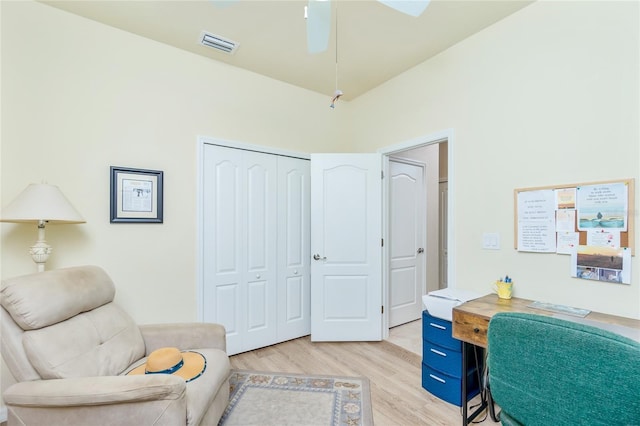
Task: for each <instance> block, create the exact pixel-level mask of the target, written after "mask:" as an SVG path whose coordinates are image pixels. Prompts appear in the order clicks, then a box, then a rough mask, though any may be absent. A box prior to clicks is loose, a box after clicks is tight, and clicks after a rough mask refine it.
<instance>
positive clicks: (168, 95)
mask: <svg viewBox="0 0 640 426" xmlns="http://www.w3.org/2000/svg"><path fill="white" fill-rule="evenodd" d="M1 7H2V65H3V67H2V105H3V110H2V172H1V178H2V182H1V189H2V198H1V201H2V202H1V204H2V205H3V206H4V205H6V204H7V203H9V202H10V201H11V200H12V199H13V198H14V197H15V196H16V195H17V194H18V193H19V192H20V191H22V190H23V189H24V187H26V186H27V184H28V183H32V182H41V181H42V180H46V181H47V182H48V183H51V184H56V185H58V186H59V187H60V188H61V189H62V191H63V192H64V193H65V194H66V196H67V197H68V198H69V199H70V200H71V201H72V203H73V204H74V205H75V207H76V208H77V209H78V210H79V211H80V212H81V213H82V214H83V216H84V217H85V219H86V220H87V223H86V224H82V225H50V226H48V227H47V240H48V241H49V242H50V244H51V245H52V246H53V248H54V252H53V254H52V256H51V258H50V260H49V262H48V264H47V268H60V267H65V266H72V265H78V264H87V263H90V264H98V265H101V266H102V267H104V268H105V269H106V270H107V271H108V272H109V274H110V275H112V277H113V278H114V281H115V283H116V286H117V295H116V298H117V300H118V301H119V302H120V303H121V304H122V305H123V306H124V308H125V309H126V310H127V311H129V312H131V313H132V315H133V316H134V318H135V319H136V320H137V321H139V322H143V323H149V322H156V321H191V320H196V319H197V318H196V314H197V310H196V249H197V239H196V182H197V136H198V135H207V136H213V137H216V138H220V139H226V140H232V141H239V142H245V143H251V144H256V145H267V146H272V147H278V148H280V149H285V150H294V151H302V152H312V151H313V152H323V151H343V150H344V149H345V144H344V143H343V141H341V140H340V138H339V137H338V132H337V129H338V128H339V127H340V122H339V120H342V119H344V117H345V114H347V113H348V106H349V104H348V103H342V104H340V110H339V111H338V110H335V111H334V110H332V109H331V108H329V107H328V105H329V101H330V100H329V96H322V95H319V94H316V93H313V92H310V91H306V90H302V89H299V88H296V87H294V86H291V85H288V84H284V83H281V82H278V81H275V80H271V79H268V78H265V77H262V76H259V75H257V74H253V73H249V72H245V71H242V70H239V69H236V68H233V67H230V66H228V65H226V64H223V63H220V62H216V61H213V60H210V59H205V58H202V57H198V56H196V55H193V54H191V53H186V52H183V51H180V50H177V49H175V48H172V47H168V46H165V45H162V44H159V43H156V42H153V41H150V40H148V39H144V38H141V37H138V36H135V35H132V34H129V33H126V32H123V31H120V30H116V29H113V28H111V27H107V26H104V25H101V24H97V23H95V22H93V21H90V20H87V19H83V18H80V17H77V16H74V15H71V14H68V13H66V12H62V11H59V10H57V9H54V8H51V7H49V6H46V5H43V4H41V3H35V2H2V4H1ZM112 165H114V166H125V167H134V168H145V169H157V170H163V171H164V178H165V187H164V196H165V204H164V223H163V224H152V225H149V224H117V225H116V224H110V223H109V166H112ZM1 229H2V248H3V250H2V262H1V264H2V271H1V274H2V276H3V277H8V276H14V275H18V274H24V273H30V272H32V271H35V265H34V264H33V262H32V260H31V258H30V257H29V255H28V254H27V253H26V251H27V249H28V245H30V244H32V243H33V242H35V239H36V227H35V226H31V225H15V224H2V226H1Z"/></svg>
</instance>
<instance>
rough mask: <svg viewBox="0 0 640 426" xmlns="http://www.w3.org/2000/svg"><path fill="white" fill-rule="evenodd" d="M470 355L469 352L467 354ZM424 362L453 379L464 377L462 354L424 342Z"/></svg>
mask: <svg viewBox="0 0 640 426" xmlns="http://www.w3.org/2000/svg"><path fill="white" fill-rule="evenodd" d="M467 353H468V352H467ZM422 362H424V363H425V364H426V365H427V366H429V367H431V368H434V369H436V370H438V371H442V372H443V373H446V374H448V375H450V376H452V377H457V378H461V377H462V370H463V368H462V352H461V351H456V350H453V349H449V348H445V347H442V346H438V345H436V344H434V343H432V342H430V341H428V340H423V341H422Z"/></svg>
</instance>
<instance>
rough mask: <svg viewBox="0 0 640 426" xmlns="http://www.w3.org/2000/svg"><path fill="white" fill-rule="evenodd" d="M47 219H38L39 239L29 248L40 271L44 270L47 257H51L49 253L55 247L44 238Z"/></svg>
mask: <svg viewBox="0 0 640 426" xmlns="http://www.w3.org/2000/svg"><path fill="white" fill-rule="evenodd" d="M45 223H46V222H45V221H44V220H40V221H38V241H36V243H35V244H34V245H32V246H31V248H30V249H29V254H30V255H31V258H32V259H33V261H34V262H36V265H37V266H38V272H44V265H45V263H47V259H49V255H50V254H51V252H52V251H53V247H51V246H50V245H49V244H47V242H46V241H45V239H44V226H45Z"/></svg>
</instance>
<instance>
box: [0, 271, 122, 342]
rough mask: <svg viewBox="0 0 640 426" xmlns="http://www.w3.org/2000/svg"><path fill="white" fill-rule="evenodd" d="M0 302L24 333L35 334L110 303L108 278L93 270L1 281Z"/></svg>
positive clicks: (111, 285)
mask: <svg viewBox="0 0 640 426" xmlns="http://www.w3.org/2000/svg"><path fill="white" fill-rule="evenodd" d="M2 284H3V285H2V291H1V292H0V301H1V303H2V306H3V307H4V308H5V309H6V310H7V312H9V314H10V315H11V317H12V318H13V320H14V321H15V322H16V323H17V324H18V325H19V326H20V328H22V329H23V330H37V329H39V328H42V327H46V326H49V325H52V324H56V323H58V322H60V321H64V320H66V319H69V318H71V317H73V316H75V315H77V314H79V313H81V312H86V311H90V310H92V309H94V308H97V307H99V306H102V305H104V304H106V303H109V302H111V301H113V297H114V296H115V293H116V290H115V286H114V285H113V281H111V278H109V276H108V275H107V274H106V272H104V271H103V270H102V269H100V268H98V267H96V266H86V267H83V268H67V269H58V270H54V271H48V272H47V274H38V273H36V274H30V275H26V276H21V277H16V278H9V279H6V280H4V281H3V283H2Z"/></svg>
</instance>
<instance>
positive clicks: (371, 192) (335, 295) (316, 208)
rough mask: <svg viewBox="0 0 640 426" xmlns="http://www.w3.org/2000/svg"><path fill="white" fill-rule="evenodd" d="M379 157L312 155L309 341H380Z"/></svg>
mask: <svg viewBox="0 0 640 426" xmlns="http://www.w3.org/2000/svg"><path fill="white" fill-rule="evenodd" d="M381 183H382V160H381V156H380V154H312V155H311V254H312V260H311V300H312V307H311V340H312V341H364V340H368V341H373V340H381V339H382V185H381Z"/></svg>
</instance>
